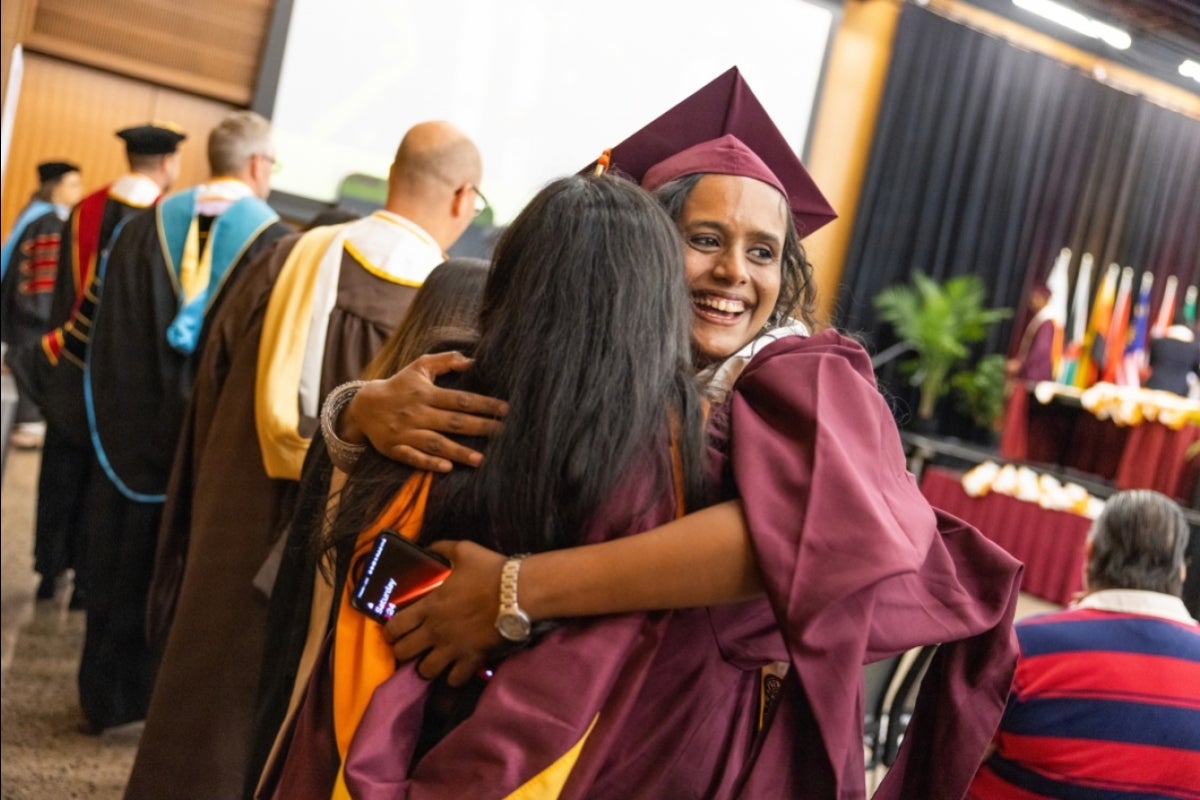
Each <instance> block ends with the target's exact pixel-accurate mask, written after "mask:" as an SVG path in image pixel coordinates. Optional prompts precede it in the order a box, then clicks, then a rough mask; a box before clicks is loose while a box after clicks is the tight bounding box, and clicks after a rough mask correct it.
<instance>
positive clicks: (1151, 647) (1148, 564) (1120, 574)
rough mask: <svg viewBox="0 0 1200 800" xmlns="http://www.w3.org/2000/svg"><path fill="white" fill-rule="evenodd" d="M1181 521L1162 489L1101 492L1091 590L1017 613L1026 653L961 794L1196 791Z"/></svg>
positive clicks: (1016, 796)
mask: <svg viewBox="0 0 1200 800" xmlns="http://www.w3.org/2000/svg"><path fill="white" fill-rule="evenodd" d="M1187 540H1188V526H1187V522H1186V520H1185V519H1184V517H1183V513H1182V511H1180V509H1179V507H1178V506H1177V505H1176V504H1175V503H1174V501H1172V500H1170V499H1169V498H1167V497H1166V496H1164V495H1161V494H1159V493H1157V492H1152V491H1149V490H1146V489H1136V490H1132V491H1126V492H1120V493H1118V494H1115V495H1113V496H1112V497H1111V498H1109V500H1108V502H1107V503H1106V504H1105V506H1104V510H1103V512H1102V513H1101V514H1100V517H1099V518H1098V519H1097V520H1096V522H1095V524H1094V525H1093V526H1092V530H1091V532H1090V533H1089V534H1088V541H1087V555H1088V558H1087V577H1086V587H1087V593H1086V594H1085V596H1084V598H1083V599H1082V600H1081V601H1080V602H1079V603H1078V604H1077V605H1076V606H1074V607H1073V608H1070V609H1068V610H1066V611H1060V612H1055V613H1051V614H1045V615H1041V616H1037V617H1031V618H1028V619H1025V620H1022V621H1021V622H1020V623H1018V624H1017V625H1016V626H1015V627H1016V632H1017V638H1018V640H1019V641H1020V646H1021V656H1020V662H1019V663H1018V666H1017V672H1016V675H1015V677H1014V678H1013V687H1012V692H1011V694H1010V696H1009V700H1008V707H1007V709H1006V710H1005V713H1004V718H1003V720H1002V721H1001V723H1000V730H999V731H998V732H997V734H996V737H995V740H994V742H993V744H994V748H993V751H992V754H991V755H990V757H989V758H988V759H987V761H986V762H984V765H983V766H982V767H981V768H980V770H979V773H978V774H977V775H976V776H975V780H974V782H973V783H972V785H971V789H970V792H969V793H968V798H969V799H970V800H991V798H1005V800H1035V798H1049V797H1054V798H1070V799H1071V800H1074V799H1075V798H1083V799H1086V800H1091V799H1092V798H1131V799H1132V798H1139V800H1152V799H1153V798H1197V799H1200V627H1198V625H1197V622H1196V620H1195V619H1193V618H1192V617H1191V616H1190V615H1189V614H1188V612H1187V609H1186V608H1185V607H1184V605H1183V601H1182V600H1181V599H1180V590H1181V587H1182V585H1183V578H1184V571H1185V567H1184V551H1185V549H1186V547H1187Z"/></svg>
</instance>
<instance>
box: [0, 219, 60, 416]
mask: <svg viewBox="0 0 1200 800" xmlns="http://www.w3.org/2000/svg"><path fill="white" fill-rule="evenodd" d="M66 215H67V209H65V208H61V207H56V206H54V205H52V204H50V203H42V202H37V201H35V202H34V203H31V204H30V206H29V208H27V209H26V210H25V212H23V213H22V214H21V218H20V219H18V220H17V223H18V225H19V226H20V227H18V228H14V229H13V235H12V236H11V237H9V240H8V241H7V242H5V243H4V254H5V256H6V258H5V271H4V277H3V279H2V280H0V340H2V341H4V343H5V344H7V345H8V347H9V349H10V350H14V351H16V350H19V349H20V348H22V347H27V346H29V344H30V343H31V342H35V341H37V340H38V338H39V337H40V336H41V335H42V334H43V333H44V332H45V331H46V329H47V328H49V327H50V303H51V298H52V297H53V290H54V275H55V273H56V272H57V271H58V253H59V245H60V240H61V236H62V228H63V219H64V218H65V217H66ZM9 267H11V268H9ZM41 418H42V416H41V414H40V413H39V412H38V405H37V403H36V402H35V400H34V398H32V397H31V396H30V395H28V394H26V393H25V392H21V393H20V396H19V400H18V402H17V416H16V421H17V422H18V423H21V422H36V421H38V420H40V419H41Z"/></svg>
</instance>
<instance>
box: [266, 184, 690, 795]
mask: <svg viewBox="0 0 1200 800" xmlns="http://www.w3.org/2000/svg"><path fill="white" fill-rule="evenodd" d="M568 311H569V313H567V312H568ZM688 325H689V312H688V300H687V293H686V290H685V286H684V281H683V270H682V265H681V249H680V244H679V240H678V235H677V233H676V232H675V228H674V226H673V225H672V223H671V221H670V218H669V217H668V216H667V215H666V214H665V213H664V212H663V210H662V209H661V207H660V206H659V205H658V204H657V203H656V202H655V201H654V199H653V198H652V197H651V196H650V195H648V194H647V193H645V192H644V191H642V190H641V189H639V188H637V187H636V185H634V184H632V183H630V182H628V181H625V180H623V179H620V178H616V177H607V176H606V177H572V178H564V179H562V180H559V181H555V182H554V183H552V184H550V185H549V186H548V187H547V188H546V189H544V190H543V191H542V192H541V193H539V194H538V196H537V197H535V198H534V200H533V201H532V202H531V203H530V205H529V206H528V207H527V208H526V209H525V210H524V211H523V212H522V213H521V214H520V215H519V216H518V218H517V219H516V220H515V221H514V222H513V224H512V226H511V227H510V228H509V229H508V230H507V231H506V232H505V234H504V235H503V236H502V238H501V239H500V241H499V242H498V244H497V247H496V254H495V257H494V259H493V266H492V269H491V272H490V274H489V277H488V283H487V286H486V288H485V291H484V300H483V305H482V308H481V312H480V338H479V341H478V343H477V344H476V345H475V346H474V347H473V354H474V359H475V360H474V364H473V365H472V367H471V368H470V369H469V370H467V371H466V372H464V373H462V375H461V376H459V378H458V380H457V381H456V383H457V386H458V387H459V388H462V389H466V390H469V391H475V392H484V393H488V394H491V395H493V396H497V397H501V398H504V400H505V401H506V402H507V403H508V405H509V414H508V417H507V419H506V424H505V427H504V430H503V431H502V432H501V433H499V434H498V435H497V436H495V437H493V438H492V439H491V440H490V441H489V442H488V445H487V450H488V459H487V462H486V464H484V465H483V466H482V467H481V468H480V469H479V470H477V471H472V472H462V473H456V474H451V475H439V476H433V475H431V474H430V473H422V472H417V471H414V470H413V469H411V468H409V467H406V466H403V465H400V464H398V463H396V462H393V461H391V460H389V459H386V458H383V457H382V456H378V455H370V454H369V455H366V456H364V457H363V458H361V459H359V461H358V462H357V463H356V464H355V465H354V467H353V469H352V471H351V473H350V475H349V478H348V480H347V484H346V487H345V488H344V489H343V491H342V492H341V494H340V497H339V498H338V510H337V515H336V518H335V519H334V521H333V524H332V526H331V529H330V531H329V534H328V537H327V540H326V544H327V546H328V547H330V548H335V549H338V550H339V552H341V553H344V554H348V553H355V554H359V553H362V552H363V551H364V550H365V548H367V547H369V545H370V543H371V540H372V539H373V537H374V534H375V532H376V531H378V530H380V529H381V528H384V527H390V528H394V529H397V530H399V531H401V532H402V533H405V534H408V535H410V536H412V537H414V538H416V539H417V540H418V541H419V542H420V543H423V544H427V543H430V542H434V541H437V540H440V539H445V538H455V539H461V538H464V537H466V538H472V539H474V540H475V541H477V542H479V543H480V544H483V545H485V546H487V547H489V548H492V549H495V550H498V551H500V552H504V553H508V554H518V553H533V552H541V551H546V550H551V549H555V548H560V547H565V546H569V545H573V544H580V543H584V542H588V541H602V540H604V539H607V538H611V537H613V536H616V535H621V534H624V533H627V532H629V531H637V530H644V529H647V528H651V527H654V526H655V525H658V524H660V523H662V522H664V521H666V520H669V519H671V518H673V517H675V516H676V515H678V514H682V513H683V512H684V511H685V510H687V509H691V508H697V507H699V506H700V505H702V504H703V503H704V502H705V500H706V496H705V489H704V486H705V474H704V466H703V462H704V459H703V451H704V448H703V441H702V419H701V417H702V412H701V402H700V398H699V394H698V392H697V391H696V389H695V385H694V382H693V380H692V373H691V358H690V346H689V343H688ZM664 331H665V334H664ZM341 561H342V564H343V570H342V572H343V574H344V573H345V572H346V569H345V566H346V564H347V563H348V560H347V559H346V558H342V559H341ZM342 588H343V600H342V602H341V605H340V608H339V610H338V612H337V617H336V622H335V624H334V628H335V630H334V634H333V639H332V642H331V645H330V648H329V651H328V652H327V654H326V657H325V661H324V663H323V664H319V665H318V667H317V668H316V669H314V672H313V678H312V679H311V681H310V683H309V685H308V688H307V696H306V697H305V698H304V701H303V704H302V709H301V711H300V713H299V715H298V716H297V720H298V721H297V723H296V727H295V730H294V733H293V734H292V736H291V737H290V744H289V745H288V746H287V747H286V748H284V750H283V751H282V752H281V754H280V757H279V758H277V759H276V761H275V765H274V766H270V767H268V779H267V781H266V783H265V784H264V785H263V786H262V787H260V791H263V792H267V793H273V796H277V797H288V798H293V797H310V796H312V797H316V796H325V797H327V796H329V792H330V791H331V789H332V791H333V792H334V793H335V796H340V795H341V793H343V792H345V791H346V790H347V787H348V788H349V789H350V790H352V791H354V793H355V795H358V794H359V793H360V792H361V791H363V790H364V786H363V781H365V782H366V783H367V784H371V785H377V784H378V783H379V782H380V781H382V782H384V783H388V782H390V781H391V780H392V778H393V776H394V775H395V774H397V772H396V771H399V773H401V774H404V775H407V773H408V772H409V769H410V767H411V768H413V769H414V773H413V774H414V779H416V778H415V776H416V769H418V768H419V765H420V764H424V763H429V764H433V765H436V764H439V763H442V760H441V759H442V758H443V756H442V755H441V753H442V751H443V748H445V752H446V753H455V752H456V749H457V747H458V746H460V745H461V743H462V738H461V737H459V732H460V731H459V729H454V730H453V731H451V732H450V733H449V734H448V735H447V738H446V740H445V743H444V744H443V743H442V742H440V741H438V736H437V735H431V734H430V732H431V731H442V730H447V729H450V728H452V727H453V723H454V722H455V721H457V718H458V716H459V715H458V714H457V713H456V712H455V711H453V709H454V708H456V707H457V706H461V705H464V704H465V705H466V706H467V707H468V708H469V707H470V706H471V702H470V701H471V699H472V697H471V696H467V697H466V699H465V700H464V699H463V697H462V696H461V693H460V692H459V690H455V689H451V688H450V687H448V686H444V685H431V684H428V683H426V682H424V681H423V680H422V679H421V678H420V677H419V676H418V675H417V673H416V671H415V668H414V667H411V666H409V667H401V668H400V670H399V671H398V672H396V673H395V674H394V675H391V674H390V673H392V671H393V670H394V669H395V666H394V661H393V658H392V655H391V649H390V646H389V645H388V643H387V641H386V640H385V639H384V638H383V633H382V629H381V627H380V626H379V625H378V623H376V622H374V621H373V620H370V619H368V618H367V617H365V616H362V615H360V614H358V613H357V612H356V611H354V610H353V609H351V608H350V607H349V605H348V600H347V599H345V598H346V597H347V592H346V590H345V587H344V586H343V587H342ZM643 623H644V624H643ZM655 628H656V623H654V622H653V621H649V620H638V619H636V618H630V619H628V620H624V621H618V622H617V623H616V624H614V625H612V626H610V628H609V629H606V631H605V633H604V638H605V641H606V643H607V646H608V647H609V648H611V650H610V652H611V653H612V654H620V653H626V652H629V651H631V650H634V649H636V648H635V643H636V642H638V641H639V640H640V639H641V638H642V636H643V635H644V634H645V633H647V632H649V631H652V630H654V629H655ZM577 637H578V633H577V632H576V631H561V632H560V631H555V632H552V633H549V634H548V635H547V636H546V637H545V638H544V639H543V640H542V643H541V645H540V646H539V647H538V648H536V652H537V653H538V654H539V655H538V659H537V662H538V664H541V663H542V660H543V659H544V658H545V657H546V656H548V655H551V654H552V653H553V652H556V651H558V650H559V649H560V648H561V649H563V650H564V651H569V650H575V649H576V648H578V646H579V642H578V640H577ZM528 652H530V653H532V652H534V651H528ZM652 652H653V651H652V650H651V651H647V656H648V655H652ZM523 655H524V653H518V654H516V655H514V656H511V657H510V658H509V659H507V660H506V661H505V662H504V663H502V664H500V665H499V666H497V668H496V674H495V677H494V678H492V679H491V682H490V684H489V685H488V686H487V687H486V688H484V689H483V693H482V696H481V697H480V700H479V706H478V708H476V710H475V711H474V713H472V714H471V716H470V721H471V723H472V725H476V724H478V725H480V726H482V728H484V729H488V728H489V727H490V723H491V722H492V721H493V720H494V717H495V715H496V714H498V713H499V714H502V713H503V712H502V711H501V709H502V708H503V707H504V706H505V705H506V703H507V701H508V698H509V697H510V696H511V695H510V694H509V692H510V690H512V689H514V688H515V687H517V686H520V685H521V684H522V683H523V682H524V681H527V680H529V679H530V678H531V677H532V676H533V675H535V674H539V673H540V674H541V677H540V678H539V681H546V682H548V683H552V682H553V678H552V676H551V675H549V674H546V671H545V670H544V669H536V668H535V669H523V668H522V666H521V664H520V661H521V659H522V656H523ZM643 660H644V659H643ZM626 667H627V665H626V664H625V663H624V661H623V659H614V658H613V657H611V656H610V657H609V658H602V659H597V660H595V661H591V662H590V663H588V664H587V665H584V667H583V668H582V669H581V670H580V671H577V672H575V673H573V675H572V685H571V687H569V693H572V694H574V693H577V692H579V691H587V692H589V693H591V694H593V695H594V697H595V700H596V702H597V704H599V705H601V706H603V705H605V704H606V703H607V702H608V700H607V698H609V697H610V696H613V695H612V694H611V690H612V688H613V686H614V685H615V684H616V683H618V682H619V681H620V680H621V679H622V677H623V676H624V675H625V674H626ZM560 677H561V676H560ZM380 684H382V686H381V685H380ZM431 687H432V688H431ZM559 688H560V689H561V690H563V691H564V692H566V691H568V687H567V686H565V685H561V686H560V687H559ZM372 696H374V699H372ZM368 703H370V705H369V706H368ZM447 708H449V709H451V710H450V711H446V710H445V709H447ZM372 709H374V710H375V711H376V712H378V713H384V714H388V715H391V714H398V715H400V718H402V719H403V720H409V718H410V717H411V721H412V723H413V724H411V725H407V724H400V725H399V729H398V730H397V732H396V733H397V735H396V736H392V737H389V738H388V741H387V742H386V744H385V746H386V748H387V751H388V758H387V764H386V769H385V770H382V771H378V772H376V771H368V773H367V774H365V775H364V774H359V775H345V774H343V773H341V772H340V770H339V768H340V764H341V762H342V761H343V759H344V758H345V755H346V751H347V748H348V746H349V742H350V741H351V739H352V738H353V736H354V733H355V731H356V729H357V728H358V725H359V720H360V717H361V716H362V715H363V714H364V713H367V714H370V713H372ZM597 713H598V712H597V711H595V710H588V711H585V710H584V709H583V707H579V708H577V709H576V713H574V714H573V715H571V719H569V720H566V719H564V720H562V724H563V726H564V727H563V728H562V729H558V730H555V731H554V733H553V735H551V736H549V737H545V736H540V735H538V733H536V732H535V731H533V730H530V731H528V733H529V737H528V738H527V739H525V740H523V741H522V742H521V744H520V747H519V753H517V752H516V751H514V752H513V753H512V754H511V758H509V759H506V761H507V766H506V767H505V772H506V775H505V776H504V778H503V780H507V781H510V782H511V787H510V789H514V790H515V789H516V788H517V787H518V786H519V785H520V784H521V783H523V782H524V781H525V780H527V779H529V778H532V777H533V776H534V775H535V774H536V773H537V772H538V771H539V770H540V769H541V762H542V761H543V760H544V758H545V757H547V756H548V755H550V754H554V755H558V754H559V753H557V750H556V748H557V747H558V745H559V743H560V742H561V741H562V737H563V735H567V736H568V738H569V737H570V736H573V735H574V734H576V733H578V735H580V736H582V735H585V734H586V732H587V731H589V730H590V726H591V725H592V723H593V721H594V720H593V718H594V717H595V715H596V714H597ZM605 715H606V718H607V712H605ZM467 735H468V737H470V735H471V729H470V728H468V730H467ZM576 738H577V737H576ZM600 738H601V737H597V739H600ZM514 744H515V743H514ZM426 750H428V751H429V752H428V753H424V752H423V751H426ZM595 752H596V753H597V754H602V753H603V752H604V751H603V750H602V749H597V750H596V751H595ZM421 755H424V757H423V758H419V756H421ZM452 760H453V761H458V758H457V756H453V757H452ZM356 781H357V782H358V783H356ZM433 781H434V783H435V784H436V783H437V782H438V779H436V778H435V779H433ZM450 785H454V784H453V783H452V784H450ZM470 785H471V784H470V783H467V784H458V786H459V787H460V789H461V788H462V787H463V786H468V787H469V786H470ZM500 789H501V787H500V786H497V787H495V790H496V792H497V793H507V791H504V792H501V791H500ZM467 791H468V792H469V791H470V790H469V789H468V790H467ZM490 791H491V790H489V792H490Z"/></svg>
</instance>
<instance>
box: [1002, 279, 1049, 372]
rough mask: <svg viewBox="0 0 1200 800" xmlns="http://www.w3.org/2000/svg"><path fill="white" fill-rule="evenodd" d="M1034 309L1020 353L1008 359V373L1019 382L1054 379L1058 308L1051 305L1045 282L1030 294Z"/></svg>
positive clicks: (1030, 308) (1032, 308) (1019, 347)
mask: <svg viewBox="0 0 1200 800" xmlns="http://www.w3.org/2000/svg"><path fill="white" fill-rule="evenodd" d="M1029 310H1030V311H1032V312H1033V316H1032V317H1030V319H1029V322H1028V323H1027V324H1026V325H1025V332H1024V334H1022V336H1021V344H1020V345H1019V346H1018V347H1017V354H1016V355H1015V356H1014V357H1013V358H1012V359H1010V360H1009V361H1008V364H1007V370H1008V374H1009V375H1010V376H1012V377H1013V378H1014V379H1016V380H1019V381H1051V380H1054V359H1053V350H1054V329H1055V323H1054V310H1053V309H1052V308H1051V307H1050V287H1048V286H1047V285H1046V284H1044V283H1041V284H1038V285H1037V286H1034V287H1033V290H1032V291H1031V292H1030V294H1029Z"/></svg>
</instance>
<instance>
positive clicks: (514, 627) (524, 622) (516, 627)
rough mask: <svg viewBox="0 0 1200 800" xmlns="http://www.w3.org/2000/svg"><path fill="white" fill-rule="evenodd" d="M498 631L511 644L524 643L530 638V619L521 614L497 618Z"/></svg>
mask: <svg viewBox="0 0 1200 800" xmlns="http://www.w3.org/2000/svg"><path fill="white" fill-rule="evenodd" d="M496 630H498V631H499V632H500V635H501V636H503V637H504V638H505V639H508V640H509V641H510V642H523V641H525V640H526V639H528V638H529V634H530V631H531V626H530V624H529V618H528V617H526V616H525V615H524V614H522V613H520V612H512V611H510V612H508V613H505V614H501V615H500V616H499V617H497V618H496Z"/></svg>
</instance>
